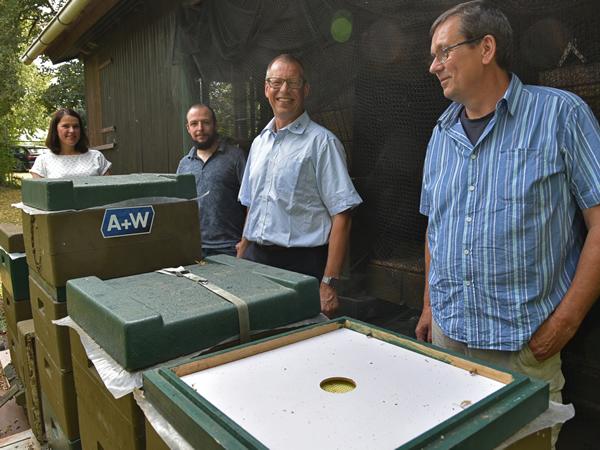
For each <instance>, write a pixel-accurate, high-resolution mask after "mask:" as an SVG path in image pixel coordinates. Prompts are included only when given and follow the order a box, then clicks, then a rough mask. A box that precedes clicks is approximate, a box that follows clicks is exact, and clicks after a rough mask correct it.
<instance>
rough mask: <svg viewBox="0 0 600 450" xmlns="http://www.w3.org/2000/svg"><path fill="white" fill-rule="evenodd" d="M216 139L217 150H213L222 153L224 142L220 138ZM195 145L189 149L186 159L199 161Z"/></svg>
mask: <svg viewBox="0 0 600 450" xmlns="http://www.w3.org/2000/svg"><path fill="white" fill-rule="evenodd" d="M217 139H218V144H217V149H216V150H215V153H216V152H222V151H223V147H224V146H225V141H223V140H221V138H220V137H217ZM196 150H197V149H196V144H194V145H192V148H191V149H190V152H189V153H188V158H190V159H200V158H198V153H196Z"/></svg>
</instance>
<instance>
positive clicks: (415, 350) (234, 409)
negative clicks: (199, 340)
mask: <svg viewBox="0 0 600 450" xmlns="http://www.w3.org/2000/svg"><path fill="white" fill-rule="evenodd" d="M144 393H145V397H146V399H147V400H148V401H150V403H151V404H152V405H153V406H154V407H155V408H156V409H157V410H158V411H159V412H160V413H161V415H162V416H163V417H164V418H165V419H166V420H167V421H169V423H170V424H171V425H172V426H173V427H175V428H176V429H177V431H178V432H179V433H180V434H181V435H182V436H183V438H185V439H186V440H187V441H188V443H189V444H190V445H191V446H192V447H193V448H206V449H208V448H252V449H266V448H270V449H306V448H349V449H353V448H356V449H364V448H370V449H377V448H401V449H422V448H424V449H433V448H435V449H442V448H443V449H447V448H461V449H478V450H480V449H484V448H494V447H495V446H497V445H498V444H500V443H501V442H503V441H504V440H505V439H506V438H508V437H510V436H512V434H513V433H514V432H516V431H517V430H519V429H520V428H522V427H523V426H524V425H525V424H527V423H529V422H530V421H531V420H533V419H534V418H535V417H537V416H538V415H539V414H541V413H542V412H543V411H545V410H546V409H547V408H548V386H547V384H546V383H543V382H541V381H537V380H534V379H530V378H528V377H525V376H523V375H520V374H517V373H513V372H508V371H505V370H500V369H497V368H493V367H488V366H485V365H482V364H481V363H477V362H474V361H471V360H469V359H467V358H463V357H458V356H456V355H453V354H451V353H447V352H445V351H442V350H441V349H438V348H435V347H433V346H431V345H428V344H423V343H420V342H417V341H415V340H413V339H410V338H407V337H402V336H400V335H397V334H394V333H391V332H387V331H384V330H381V329H379V328H376V327H372V326H369V325H366V324H363V323H360V322H358V321H354V320H350V319H346V318H341V319H339V320H336V321H332V322H329V323H326V324H323V325H316V326H313V327H309V328H304V329H303V330H300V331H295V332H291V333H288V334H286V335H283V336H279V337H274V338H268V339H264V340H262V341H260V342H257V343H252V344H248V345H244V346H240V347H237V348H235V349H233V350H226V351H223V352H220V353H217V354H213V355H208V356H205V357H199V358H194V359H192V360H191V361H190V362H187V363H184V364H177V365H171V366H167V367H163V368H160V369H153V370H149V371H147V372H145V373H144Z"/></svg>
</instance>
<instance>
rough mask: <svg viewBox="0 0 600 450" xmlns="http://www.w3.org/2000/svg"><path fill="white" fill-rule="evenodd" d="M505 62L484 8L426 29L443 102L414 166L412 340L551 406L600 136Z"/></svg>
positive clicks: (588, 224)
mask: <svg viewBox="0 0 600 450" xmlns="http://www.w3.org/2000/svg"><path fill="white" fill-rule="evenodd" d="M511 50H512V29H511V27H510V24H509V22H508V20H507V18H506V16H505V15H504V14H503V13H502V12H501V11H499V10H498V9H497V8H495V7H494V6H492V5H489V4H487V3H485V2H482V1H472V2H467V3H462V4H460V5H457V6H456V7H454V8H452V9H450V10H448V11H447V12H445V13H444V14H442V15H441V16H440V17H439V18H438V19H437V20H436V21H435V22H434V24H433V25H432V27H431V55H432V59H433V60H432V62H431V66H430V69H429V70H430V72H431V73H432V74H434V75H435V76H436V77H437V78H438V79H439V81H440V84H441V87H442V89H443V91H444V96H445V97H446V98H448V99H450V100H452V101H453V103H452V104H451V105H450V106H449V107H448V109H447V110H446V111H445V112H444V113H443V114H442V116H441V117H440V118H439V120H438V122H437V124H436V126H435V128H434V130H433V135H432V137H431V140H430V142H429V146H428V150H427V157H426V160H425V168H424V178H423V188H422V195H421V206H420V211H421V213H422V214H425V215H427V216H428V229H427V236H426V246H425V261H426V272H427V273H426V285H425V297H424V307H423V312H422V315H421V318H420V320H419V323H418V325H417V328H416V334H417V337H418V338H419V339H421V340H427V341H431V340H432V339H433V342H434V343H436V344H438V345H441V346H444V347H446V348H450V349H453V350H455V351H459V352H462V353H464V354H467V355H470V356H474V357H479V358H483V359H486V360H488V361H492V362H494V363H496V364H499V365H502V366H504V367H507V368H509V369H512V370H517V371H519V372H523V373H527V374H529V375H530V376H535V377H537V378H541V379H544V380H546V381H548V382H549V383H550V392H551V399H553V400H557V401H560V399H561V397H560V391H561V389H562V386H563V384H564V378H563V376H562V373H561V368H560V366H561V362H560V351H561V349H562V348H563V347H564V346H565V344H566V343H567V342H568V341H569V340H570V339H571V338H572V337H573V335H574V334H575V332H576V330H577V328H578V327H579V325H580V324H581V322H582V320H583V319H584V317H585V315H586V314H587V312H588V311H589V309H590V308H591V306H592V305H593V303H594V302H595V300H596V299H597V298H598V296H599V295H600V206H599V205H600V128H599V126H598V122H597V120H596V118H595V117H594V116H593V114H592V112H591V110H590V108H589V107H588V106H587V105H586V104H585V103H584V102H583V101H582V100H581V99H580V98H579V97H577V96H576V95H574V94H571V93H569V92H565V91H560V90H558V89H552V88H545V87H539V86H528V85H524V84H522V83H521V81H520V80H519V78H518V77H517V76H516V75H515V74H513V73H511V72H510V71H509V64H510V59H511ZM554 437H556V436H554Z"/></svg>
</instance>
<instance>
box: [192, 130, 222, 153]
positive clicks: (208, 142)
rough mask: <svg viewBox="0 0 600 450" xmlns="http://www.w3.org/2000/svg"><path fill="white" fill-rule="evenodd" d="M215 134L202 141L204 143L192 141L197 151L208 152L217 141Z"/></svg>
mask: <svg viewBox="0 0 600 450" xmlns="http://www.w3.org/2000/svg"><path fill="white" fill-rule="evenodd" d="M217 137H218V135H217V133H213V134H211V135H210V137H209V138H208V139H207V140H206V141H204V142H197V141H194V144H195V147H196V149H197V150H208V149H209V148H211V147H212V146H213V144H214V143H215V141H216V140H217Z"/></svg>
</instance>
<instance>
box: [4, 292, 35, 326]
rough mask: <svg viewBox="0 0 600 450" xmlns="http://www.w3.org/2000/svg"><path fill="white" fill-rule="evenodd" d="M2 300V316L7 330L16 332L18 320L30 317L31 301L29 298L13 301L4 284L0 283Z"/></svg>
mask: <svg viewBox="0 0 600 450" xmlns="http://www.w3.org/2000/svg"><path fill="white" fill-rule="evenodd" d="M2 301H3V303H4V317H5V319H6V325H7V328H8V329H9V331H11V332H16V331H17V323H18V322H20V321H21V320H28V319H31V317H32V315H31V303H30V302H29V300H20V301H15V300H14V299H13V297H12V295H11V293H10V292H9V291H8V289H6V288H5V287H4V285H2ZM15 337H16V334H15Z"/></svg>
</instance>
